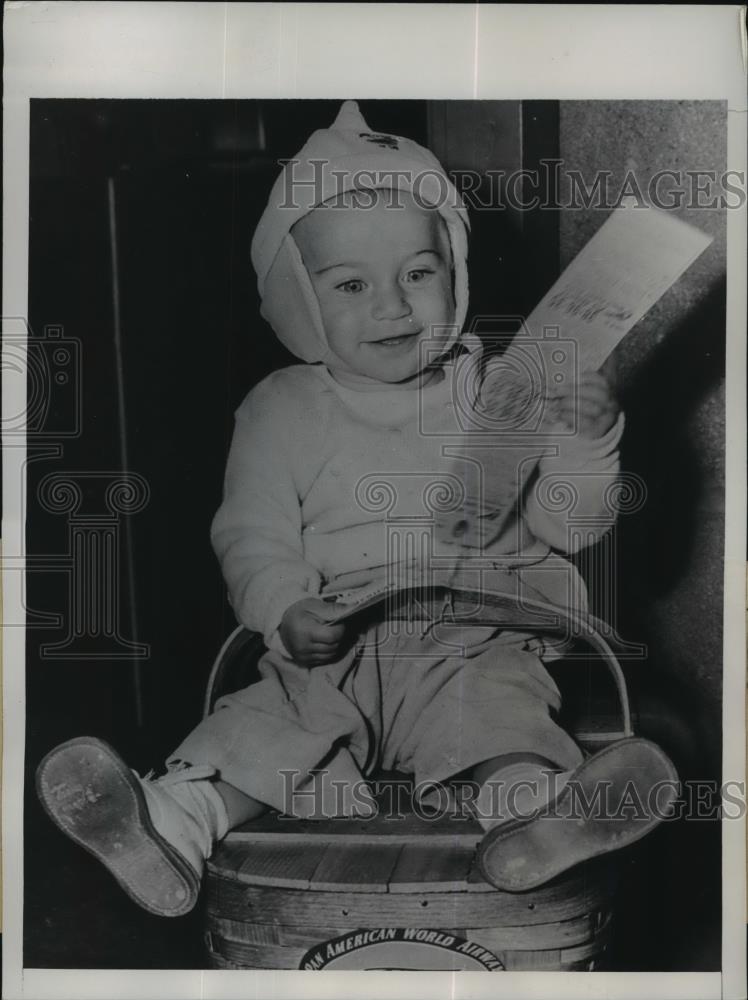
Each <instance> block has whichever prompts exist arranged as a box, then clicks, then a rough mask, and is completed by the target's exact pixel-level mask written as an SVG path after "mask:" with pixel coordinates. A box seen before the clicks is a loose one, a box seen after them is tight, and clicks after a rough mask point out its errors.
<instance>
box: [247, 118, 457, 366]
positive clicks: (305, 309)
mask: <svg viewBox="0 0 748 1000" xmlns="http://www.w3.org/2000/svg"><path fill="white" fill-rule="evenodd" d="M382 188H391V189H400V190H405V191H410V192H412V194H413V196H414V198H415V199H416V200H417V201H418V202H420V203H421V204H423V205H426V206H430V207H433V208H436V209H437V210H438V211H439V214H440V215H441V217H442V219H443V220H444V223H445V224H446V228H447V233H448V235H449V241H450V246H451V250H452V266H453V269H454V293H455V319H454V330H453V331H452V333H451V335H450V337H449V339H448V341H447V343H446V345H445V350H446V349H447V348H448V347H450V346H451V345H452V344H453V343H454V342H455V341H456V340H457V338H458V336H459V334H460V331H461V329H462V324H463V323H464V321H465V315H466V312H467V299H468V279H467V231H468V228H469V223H468V217H467V211H466V209H465V206H464V204H463V202H462V199H461V197H460V195H459V194H458V192H457V190H456V189H455V187H454V185H453V184H452V182H451V181H450V179H449V177H448V176H447V174H446V172H445V171H444V169H443V168H442V166H441V165H440V164H439V161H438V160H437V159H436V157H435V156H434V155H433V154H432V153H431V152H430V151H429V150H428V149H424V147H423V146H419V145H418V143H416V142H413V141H412V140H411V139H405V138H402V137H401V136H395V135H386V134H381V133H375V132H372V131H371V129H370V128H369V126H368V125H367V124H366V122H365V121H364V119H363V117H362V115H361V112H360V111H359V108H358V105H357V104H356V102H355V101H345V102H344V104H343V105H342V106H341V108H340V111H339V112H338V116H337V118H336V119H335V121H334V122H333V124H332V125H331V126H330V128H327V129H318V130H317V131H316V132H313V133H312V135H311V136H310V137H309V139H308V140H307V142H306V143H305V144H304V146H303V147H302V149H301V150H300V151H299V152H298V153H297V154H296V156H295V157H293V158H292V159H291V160H288V161H286V162H285V164H284V166H283V170H282V172H281V174H280V175H279V176H278V178H277V179H276V181H275V184H274V185H273V188H272V190H271V192H270V197H269V199H268V204H267V206H266V208H265V211H264V212H263V214H262V217H261V218H260V221H259V223H258V225H257V229H256V230H255V234H254V238H253V240H252V249H251V255H252V264H253V265H254V269H255V271H256V272H257V285H258V289H259V293H260V300H261V313H262V315H263V316H264V317H265V319H266V320H267V321H268V322H269V323H270V325H271V326H272V328H273V330H274V331H275V333H276V334H277V336H278V338H279V340H280V341H281V342H282V343H283V344H284V345H285V346H286V347H287V348H288V349H289V350H290V351H291V352H292V353H293V354H295V355H296V356H297V357H299V358H301V359H302V360H303V361H306V362H309V363H311V362H317V361H322V362H330V361H334V360H335V355H334V354H333V352H332V351H331V349H330V347H329V345H328V342H327V336H326V334H325V330H324V326H323V323H322V317H321V314H320V310H319V304H318V302H317V297H316V295H315V292H314V288H313V287H312V283H311V280H310V278H309V274H308V272H307V270H306V268H305V267H304V263H303V261H302V258H301V254H300V252H299V249H298V247H297V245H296V242H295V241H294V239H293V236H292V235H291V232H290V230H291V228H292V226H293V225H294V224H295V223H296V222H298V220H299V219H301V218H302V217H303V216H304V215H306V214H308V213H309V212H311V210H312V209H313V208H314V207H315V206H317V205H320V204H321V203H322V202H324V201H327V200H329V199H331V198H334V197H335V196H336V195H340V194H343V193H344V192H346V191H351V190H355V189H364V190H371V189H382Z"/></svg>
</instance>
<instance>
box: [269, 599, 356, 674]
mask: <svg viewBox="0 0 748 1000" xmlns="http://www.w3.org/2000/svg"><path fill="white" fill-rule="evenodd" d="M332 614H333V609H332V608H331V606H330V604H328V603H327V602H326V601H323V600H320V598H318V597H305V598H304V599H303V600H302V601H297V602H296V603H295V604H292V605H291V607H290V608H288V609H287V610H286V613H285V614H284V615H283V618H282V620H281V623H280V626H279V628H278V631H279V632H280V637H281V639H282V640H283V645H284V646H285V647H286V649H287V650H288V652H289V653H290V654H291V656H292V657H293V659H294V661H295V662H296V663H298V664H299V665H300V666H302V667H321V666H323V664H325V663H334V662H335V660H338V659H340V656H341V655H342V651H343V639H344V637H345V632H346V628H345V625H344V624H343V623H342V622H341V623H339V624H337V625H336V624H332V623H330V622H328V619H329V618H330V617H331V616H332Z"/></svg>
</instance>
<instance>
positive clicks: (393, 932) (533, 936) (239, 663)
mask: <svg viewBox="0 0 748 1000" xmlns="http://www.w3.org/2000/svg"><path fill="white" fill-rule="evenodd" d="M455 598H456V600H455V606H456V607H457V608H458V609H459V607H460V604H461V603H462V606H464V607H470V608H471V609H473V608H474V606H475V602H476V599H480V600H481V601H482V603H483V606H484V607H485V608H487V609H488V619H487V620H501V618H502V616H506V615H507V614H511V613H515V615H516V607H517V606H516V603H515V602H513V601H512V599H511V597H510V596H508V595H501V594H494V595H486V594H481V595H476V594H475V593H472V592H468V591H465V590H461V591H459V592H456V593H455ZM422 605H423V602H422V601H419V606H422ZM530 610H531V611H534V612H535V620H534V621H533V627H534V628H538V625H539V623H540V624H543V621H542V619H543V616H545V624H546V626H547V630H548V631H550V632H556V633H558V631H564V630H566V631H567V632H568V631H569V629H570V627H573V629H574V634H575V635H576V636H577V637H580V636H581V637H582V638H583V639H585V640H586V641H587V643H588V645H589V646H590V647H592V650H593V652H594V654H595V656H596V658H598V659H601V660H602V661H603V662H604V663H605V664H606V666H607V667H608V669H609V671H610V673H611V675H612V678H613V680H614V683H615V687H616V692H617V694H618V702H619V706H618V709H619V711H618V713H616V718H615V719H614V720H613V725H612V726H608V727H607V729H608V731H607V732H605V731H597V732H595V731H593V732H587V733H584V734H583V733H581V732H580V733H576V732H575V733H574V735H575V737H576V738H577V740H578V742H580V743H581V744H582V745H583V746H584V745H585V744H587V748H588V749H599V748H600V746H602V745H605V743H609V742H612V741H613V740H616V739H620V738H622V737H626V736H630V735H631V734H632V728H631V716H630V710H629V705H628V698H627V692H626V686H625V682H624V679H623V674H622V671H621V669H620V665H619V664H618V662H617V660H616V657H615V656H614V654H613V652H612V650H611V649H610V646H609V645H608V644H607V643H606V642H605V640H604V639H603V638H602V636H601V635H600V633H599V631H598V630H597V629H594V628H592V629H590V620H589V619H588V620H586V622H583V623H580V622H578V621H574V622H571V621H570V620H569V619H566V620H564V618H563V614H561V617H559V609H557V608H553V609H549V606H548V605H541V604H538V605H537V607H534V608H531V609H530ZM527 611H528V608H527V602H525V604H524V605H523V612H524V613H525V614H526V613H527ZM549 622H550V624H548V623H549ZM482 623H484V622H483V621H481V624H482ZM472 624H477V622H476V619H475V616H474V612H473V615H472ZM261 648H262V647H261V643H260V644H259V646H258V642H257V639H256V637H251V636H250V634H249V633H246V632H244V631H243V630H237V631H236V632H235V633H234V634H233V635H232V636H230V637H229V640H227V642H226V644H225V646H224V648H223V650H222V651H221V653H220V654H219V657H218V659H217V661H216V664H215V666H214V669H213V672H212V674H211V681H210V684H209V687H208V692H207V695H206V702H205V711H206V713H207V712H209V711H211V710H212V708H213V706H214V704H215V701H216V699H217V697H219V696H220V694H221V693H224V692H225V691H226V690H230V689H232V688H235V687H238V686H243V685H244V684H246V683H249V682H250V680H251V676H250V675H251V668H252V663H253V662H256V658H257V656H258V655H259V652H260V651H261ZM237 681H238V683H237ZM593 728H594V727H593ZM583 736H586V737H587V739H585V738H580V737H583ZM482 836H483V831H482V829H481V827H480V826H479V824H478V823H477V822H475V821H474V820H472V819H465V818H464V817H463V818H460V819H457V818H455V817H441V818H439V819H438V820H426V819H423V818H420V817H418V816H416V815H415V814H414V813H413V812H410V813H406V814H404V815H402V816H397V817H394V818H393V816H391V815H390V816H387V815H382V813H380V814H379V815H378V816H377V817H375V818H374V819H371V820H366V821H364V820H356V819H342V820H340V819H339V820H326V821H309V820H291V819H289V818H287V817H280V816H278V815H277V814H275V813H272V814H269V815H267V816H265V817H262V818H261V819H259V820H255V821H254V822H252V823H249V824H246V825H245V826H244V827H241V828H239V829H237V830H234V831H232V832H231V833H230V834H229V835H228V837H227V838H226V839H225V840H224V841H223V843H222V844H221V846H220V848H219V849H218V851H217V852H216V853H215V854H214V856H213V857H212V858H211V860H210V861H209V863H208V868H207V877H206V925H205V926H206V931H205V940H206V945H207V949H208V953H209V960H210V963H211V965H212V966H213V967H214V968H220V969H300V968H308V969H310V968H315V969H316V968H348V969H372V968H404V969H460V968H483V969H502V968H503V969H507V970H521V969H536V970H537V969H541V970H548V971H552V970H562V971H570V970H576V971H584V970H592V969H595V968H598V967H599V966H600V964H601V961H602V958H603V955H604V952H605V949H606V946H607V943H608V941H609V936H610V931H611V918H612V911H613V899H614V893H615V883H616V865H615V861H613V862H612V863H611V861H610V859H606V860H604V861H595V862H591V863H588V864H585V865H583V866H580V867H578V868H577V869H575V870H573V871H572V872H569V873H567V874H565V875H564V876H561V877H559V878H557V879H555V880H554V881H553V882H550V883H548V884H547V885H544V886H542V887H541V888H539V889H536V890H533V891H532V892H526V893H506V892H500V891H499V890H497V889H495V888H494V887H493V886H491V885H489V884H488V883H487V882H485V880H484V879H483V877H482V875H481V873H480V871H479V869H478V866H477V862H476V848H477V845H478V843H479V841H480V840H481V838H482ZM393 942H394V944H393ZM471 962H472V964H471Z"/></svg>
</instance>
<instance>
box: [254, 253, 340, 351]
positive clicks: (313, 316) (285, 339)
mask: <svg viewBox="0 0 748 1000" xmlns="http://www.w3.org/2000/svg"><path fill="white" fill-rule="evenodd" d="M260 312H261V314H262V315H263V316H264V317H265V319H266V320H267V321H268V323H269V324H270V325H271V326H272V328H273V329H274V330H275V332H276V335H277V336H278V339H279V340H280V341H281V343H282V344H283V345H284V346H285V347H287V348H288V350H289V351H291V353H292V354H295V355H296V357H297V358H301V360H302V361H306V362H307V364H313V363H314V362H316V361H322V360H324V359H325V358H327V356H328V355H329V354H330V351H329V348H328V346H327V338H326V337H325V333H324V327H323V325H322V315H321V313H320V310H319V302H318V301H317V296H316V294H315V291H314V288H313V287H312V282H311V280H310V278H309V274H308V272H307V269H306V267H305V266H304V262H303V260H302V259H301V253H300V252H299V248H298V247H297V246H296V242H295V240H294V238H293V237H292V236H291V235H290V234H288V233H287V234H286V236H284V238H283V241H282V243H281V245H280V249H279V250H278V253H277V254H276V256H275V260H274V261H273V263H272V265H271V266H270V270H269V271H268V273H267V276H266V278H265V288H264V294H263V298H262V306H261V308H260Z"/></svg>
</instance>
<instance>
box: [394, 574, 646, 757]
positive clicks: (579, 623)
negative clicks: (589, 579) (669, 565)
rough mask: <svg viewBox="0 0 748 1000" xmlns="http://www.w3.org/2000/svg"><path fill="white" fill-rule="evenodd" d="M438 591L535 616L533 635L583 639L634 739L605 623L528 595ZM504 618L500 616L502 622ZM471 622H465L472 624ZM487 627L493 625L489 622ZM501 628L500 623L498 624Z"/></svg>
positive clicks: (400, 595) (455, 589)
mask: <svg viewBox="0 0 748 1000" xmlns="http://www.w3.org/2000/svg"><path fill="white" fill-rule="evenodd" d="M435 589H437V590H441V591H445V592H447V593H450V594H451V595H453V597H458V598H460V597H462V598H463V599H465V600H467V601H469V602H470V603H471V604H472V605H473V606H475V605H476V604H479V605H481V606H483V607H486V606H488V607H493V608H496V609H498V610H500V611H502V612H503V613H504V614H506V613H511V614H513V615H514V616H515V621H516V616H518V615H519V617H520V620H521V617H522V616H523V615H524V616H527V614H528V612H529V613H535V615H536V616H537V617H538V619H539V621H537V622H536V621H532V622H530V623H529V624H530V627H531V628H532V629H533V631H537V632H539V633H543V632H546V633H549V634H558V633H561V634H566V635H573V636H575V637H577V638H580V639H583V640H584V641H585V642H586V643H587V644H588V645H589V646H591V647H592V649H594V650H595V652H596V653H598V654H599V656H600V659H602V660H603V662H604V663H605V665H606V667H607V668H608V672H609V673H610V675H611V677H612V679H613V683H614V685H615V689H616V694H617V696H618V702H619V705H620V710H621V723H622V727H621V728H622V730H623V734H624V737H629V736H633V735H634V730H633V726H632V724H631V706H630V703H629V696H628V688H627V686H626V679H625V677H624V675H623V670H622V669H621V665H620V663H619V662H618V658H617V657H616V655H615V653H614V652H613V649H612V648H611V646H610V643H609V642H608V641H607V640H606V639H605V638H604V637H603V635H602V634H601V633H602V629H603V628H604V627H605V623H604V622H603V621H601V620H600V619H598V618H595V617H594V615H590V614H582V613H580V612H577V611H569V610H567V609H565V608H562V607H559V606H558V605H556V604H550V603H548V602H547V601H541V600H536V599H534V598H531V597H529V596H527V594H526V591H525V593H523V596H522V601H521V602H520V601H518V600H517V597H516V595H515V594H511V593H506V592H504V591H495V590H487V589H485V588H481V590H480V591H477V590H471V589H469V588H465V587H455V586H451V587H437V588H435ZM416 594H422V590H421V589H420V588H417V587H414V588H408V589H407V590H401V591H399V592H397V593H396V595H391V596H396V597H397V599H398V601H399V600H400V599H401V598H405V599H406V600H407V597H408V595H410V596H415V595H416ZM452 610H453V617H452V619H451V620H452V621H454V622H459V621H460V618H459V615H458V614H457V613H454V608H453V609H452ZM500 618H501V616H499V620H500ZM469 620H470V619H465V621H469ZM472 623H473V624H476V621H475V618H473V619H472ZM485 624H493V622H491V621H490V620H489V621H487V622H486V623H485ZM497 624H498V622H497Z"/></svg>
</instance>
